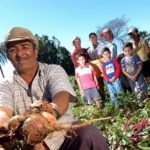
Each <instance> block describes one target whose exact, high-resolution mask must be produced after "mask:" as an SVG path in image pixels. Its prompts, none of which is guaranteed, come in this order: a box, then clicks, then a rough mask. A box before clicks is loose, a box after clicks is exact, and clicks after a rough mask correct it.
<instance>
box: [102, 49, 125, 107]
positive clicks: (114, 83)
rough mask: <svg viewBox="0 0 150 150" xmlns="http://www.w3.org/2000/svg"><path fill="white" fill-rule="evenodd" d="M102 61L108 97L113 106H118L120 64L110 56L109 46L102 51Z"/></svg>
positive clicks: (120, 91)
mask: <svg viewBox="0 0 150 150" xmlns="http://www.w3.org/2000/svg"><path fill="white" fill-rule="evenodd" d="M102 56H103V62H102V72H103V77H104V79H105V82H106V85H107V87H108V90H109V94H110V98H111V101H112V103H113V104H114V105H115V106H118V99H117V94H119V93H122V92H123V90H122V86H121V82H120V79H119V76H120V65H119V63H118V62H117V60H116V59H115V58H111V52H110V50H109V48H107V47H105V48H103V51H102Z"/></svg>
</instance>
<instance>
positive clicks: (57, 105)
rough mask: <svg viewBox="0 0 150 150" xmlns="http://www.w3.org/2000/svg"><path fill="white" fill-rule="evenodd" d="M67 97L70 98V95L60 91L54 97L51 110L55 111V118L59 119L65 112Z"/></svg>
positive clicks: (67, 103)
mask: <svg viewBox="0 0 150 150" xmlns="http://www.w3.org/2000/svg"><path fill="white" fill-rule="evenodd" d="M69 97H70V93H68V92H66V91H61V92H59V93H57V94H56V95H55V96H54V99H53V104H54V105H53V108H54V109H55V115H56V118H59V117H61V116H62V115H63V114H64V113H65V112H66V111H67V109H68V106H69ZM57 111H58V112H57ZM58 113H60V114H58ZM58 115H60V116H58Z"/></svg>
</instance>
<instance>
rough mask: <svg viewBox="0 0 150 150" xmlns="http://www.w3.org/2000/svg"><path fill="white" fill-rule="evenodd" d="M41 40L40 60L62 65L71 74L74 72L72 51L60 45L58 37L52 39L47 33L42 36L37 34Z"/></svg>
mask: <svg viewBox="0 0 150 150" xmlns="http://www.w3.org/2000/svg"><path fill="white" fill-rule="evenodd" d="M36 37H37V38H38V40H39V57H38V60H39V61H41V62H45V63H48V64H58V65H61V66H62V67H63V68H64V69H65V70H66V72H67V73H68V74H69V75H72V74H73V71H74V70H73V68H74V67H73V64H72V61H71V56H70V52H69V51H67V49H66V48H65V47H61V46H60V41H59V40H58V39H57V38H56V37H54V36H53V37H52V39H51V40H50V39H49V37H48V36H47V35H43V36H42V37H40V36H38V35H36Z"/></svg>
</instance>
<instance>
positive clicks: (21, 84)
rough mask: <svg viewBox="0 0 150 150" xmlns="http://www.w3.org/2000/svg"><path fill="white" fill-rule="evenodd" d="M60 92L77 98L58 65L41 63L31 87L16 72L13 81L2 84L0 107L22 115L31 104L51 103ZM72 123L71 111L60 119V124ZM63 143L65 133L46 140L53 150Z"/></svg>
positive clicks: (57, 133)
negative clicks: (38, 102)
mask: <svg viewBox="0 0 150 150" xmlns="http://www.w3.org/2000/svg"><path fill="white" fill-rule="evenodd" d="M60 91H68V92H69V93H70V94H71V95H74V96H75V93H74V91H73V89H72V87H71V84H70V82H69V80H68V76H67V74H66V73H65V71H64V70H63V69H62V68H61V67H60V66H58V65H47V64H43V63H39V69H38V72H37V74H36V76H35V78H34V80H33V82H32V85H31V87H29V86H28V85H27V83H26V82H25V81H24V80H23V79H22V78H21V77H20V76H19V75H18V73H17V72H16V71H14V76H13V79H12V81H6V82H4V83H2V84H0V107H8V108H10V109H11V110H12V111H13V112H14V114H15V115H16V114H22V113H24V112H25V111H26V110H27V109H28V108H29V106H30V105H31V103H33V102H35V101H36V100H44V99H46V100H49V101H50V102H51V101H52V100H53V98H54V95H55V94H56V93H58V92H60ZM68 116H69V117H68ZM71 121H73V115H72V114H71V111H70V110H68V111H67V112H66V113H65V115H64V116H63V117H61V118H60V119H59V122H71ZM63 141H64V133H62V134H61V132H56V133H54V134H53V138H52V139H46V140H45V142H46V143H47V144H48V146H49V148H50V149H51V150H57V149H59V147H60V145H61V144H62V143H63Z"/></svg>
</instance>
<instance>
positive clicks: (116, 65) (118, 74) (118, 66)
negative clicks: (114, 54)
mask: <svg viewBox="0 0 150 150" xmlns="http://www.w3.org/2000/svg"><path fill="white" fill-rule="evenodd" d="M113 60H114V63H115V67H116V71H115V75H114V76H115V78H118V77H119V76H120V70H121V69H120V65H119V63H118V61H117V60H116V59H113Z"/></svg>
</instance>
